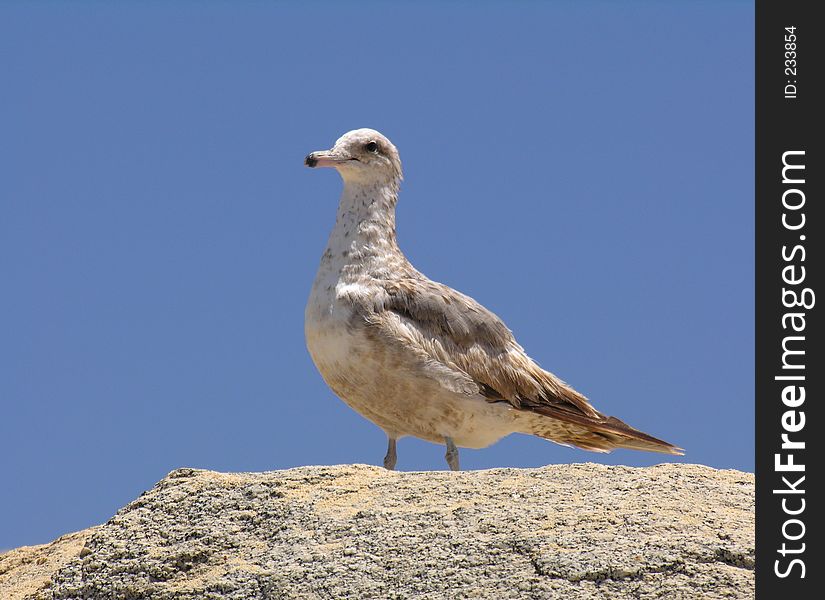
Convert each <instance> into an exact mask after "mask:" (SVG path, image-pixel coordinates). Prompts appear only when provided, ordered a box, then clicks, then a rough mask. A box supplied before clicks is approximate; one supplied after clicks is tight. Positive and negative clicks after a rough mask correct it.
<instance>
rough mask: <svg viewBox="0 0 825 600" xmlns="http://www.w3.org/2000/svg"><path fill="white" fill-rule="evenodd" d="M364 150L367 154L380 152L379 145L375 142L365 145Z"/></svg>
mask: <svg viewBox="0 0 825 600" xmlns="http://www.w3.org/2000/svg"><path fill="white" fill-rule="evenodd" d="M364 150H366V151H367V152H378V144H376V143H375V142H367V143H366V144H364Z"/></svg>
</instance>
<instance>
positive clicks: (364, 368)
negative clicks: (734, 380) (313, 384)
mask: <svg viewBox="0 0 825 600" xmlns="http://www.w3.org/2000/svg"><path fill="white" fill-rule="evenodd" d="M306 162H307V164H308V165H309V166H333V167H335V168H337V170H338V171H339V172H340V173H341V176H342V178H343V179H344V184H345V185H344V193H343V194H342V196H341V201H340V203H339V207H338V218H337V220H336V225H335V228H334V229H333V232H332V234H331V235H330V241H329V243H328V246H327V250H326V251H325V253H324V255H323V257H322V261H321V266H320V268H319V271H318V275H317V276H316V280H315V283H314V284H313V290H312V293H311V295H310V300H309V302H308V304H307V313H306V333H307V346H308V348H309V350H310V354H311V355H312V357H313V360H314V361H315V363H316V365H317V366H318V369H319V371H320V372H321V374H322V376H323V377H324V379H325V380H326V381H327V383H328V384H329V385H330V387H331V388H332V389H333V391H335V392H336V393H337V394H338V395H339V396H340V397H341V398H342V399H343V400H344V401H345V402H347V403H348V404H349V405H350V406H352V407H353V408H354V409H355V410H357V411H358V412H360V413H361V414H362V415H364V416H365V417H366V418H368V419H370V420H371V421H373V422H374V423H376V424H377V425H379V426H380V427H382V428H383V429H384V431H385V432H386V433H387V435H388V437H389V439H390V446H389V450H388V453H387V457H386V458H385V465H386V466H388V467H390V468H392V466H394V464H395V440H396V439H398V438H399V437H402V436H404V435H413V436H416V437H420V438H423V439H427V440H430V441H434V442H441V441H445V440H446V443H447V446H448V462H450V466H451V467H452V468H457V467H458V457H457V450H456V449H455V446H454V445H453V443H455V444H456V445H458V446H464V447H484V446H486V445H489V444H490V443H492V442H494V441H495V440H497V439H499V438H500V437H502V436H504V435H507V434H509V433H514V432H521V433H530V434H533V435H537V436H540V437H543V438H546V439H549V440H552V441H554V442H557V443H560V444H565V445H572V446H577V447H580V448H584V449H587V450H594V451H598V452H609V451H610V450H612V449H614V448H632V449H637V450H650V451H654V452H664V453H669V454H681V449H679V448H677V447H675V446H673V445H672V444H669V443H667V442H664V441H662V440H659V439H657V438H655V437H652V436H650V435H648V434H646V433H643V432H641V431H639V430H637V429H634V428H633V427H630V426H629V425H627V424H625V423H623V422H622V421H620V420H619V419H617V418H615V417H610V416H607V415H604V414H602V413H600V412H599V411H597V410H596V409H595V408H593V406H591V404H590V403H589V402H588V400H587V398H585V397H584V396H583V395H581V394H580V393H578V392H577V391H576V390H574V389H573V388H571V387H570V386H569V385H567V384H566V383H565V382H564V381H562V380H561V379H559V378H558V377H556V376H555V375H553V374H552V373H550V372H548V371H545V370H544V369H542V368H541V367H539V366H538V365H537V364H536V363H535V362H534V361H533V360H532V359H531V358H530V357H529V356H528V355H527V354H526V352H525V351H524V349H523V348H522V347H521V346H520V345H519V344H518V343H517V342H516V340H515V338H514V337H513V334H512V333H511V331H510V330H509V329H508V328H507V326H506V325H505V324H504V323H503V322H502V321H501V319H499V318H498V317H497V316H496V315H495V314H493V313H492V312H490V311H489V310H487V309H486V308H484V307H483V306H482V305H481V304H479V303H478V302H476V301H475V300H473V299H472V298H470V297H469V296H466V295H464V294H461V293H460V292H457V291H455V290H453V289H451V288H449V287H447V286H445V285H443V284H440V283H436V282H433V281H431V280H429V279H427V278H426V277H425V276H424V275H422V274H421V273H420V272H418V271H417V270H416V269H415V268H414V267H413V266H412V265H411V264H410V263H409V261H408V260H407V259H406V257H405V256H404V255H403V253H402V252H401V250H400V249H399V248H398V245H397V242H396V236H395V204H396V202H397V192H398V187H399V182H400V180H401V162H400V160H399V159H398V153H397V151H396V149H395V147H394V146H393V145H392V143H391V142H390V141H389V140H387V139H386V138H385V137H384V136H382V135H381V134H380V133H378V132H376V131H374V130H370V129H361V130H356V131H353V132H349V133H348V134H346V135H344V136H343V137H342V138H341V139H339V140H338V142H336V145H335V147H334V148H333V149H332V150H330V151H328V152H318V153H313V154H311V155H310V156H308V157H307V161H306Z"/></svg>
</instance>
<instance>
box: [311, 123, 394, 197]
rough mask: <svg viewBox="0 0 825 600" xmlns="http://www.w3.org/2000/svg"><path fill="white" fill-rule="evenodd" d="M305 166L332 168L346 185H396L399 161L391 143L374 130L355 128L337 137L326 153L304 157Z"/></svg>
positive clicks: (320, 152)
mask: <svg viewBox="0 0 825 600" xmlns="http://www.w3.org/2000/svg"><path fill="white" fill-rule="evenodd" d="M304 164H305V165H306V166H308V167H334V168H335V169H337V170H338V173H340V174H341V178H342V179H343V180H344V181H345V182H348V183H350V182H351V183H357V184H360V185H386V184H395V185H397V184H398V182H399V181H401V159H400V158H399V157H398V150H396V149H395V146H393V144H392V142H391V141H389V140H388V139H387V138H386V137H384V136H383V135H381V134H380V133H378V132H377V131H375V130H374V129H355V130H353V131H349V132H347V133H345V134H344V135H342V136H341V137H340V138H338V141H337V142H335V145H334V146H333V147H332V148H331V149H329V150H319V151H317V152H312V153H310V154H309V155H307V157H306V159H304Z"/></svg>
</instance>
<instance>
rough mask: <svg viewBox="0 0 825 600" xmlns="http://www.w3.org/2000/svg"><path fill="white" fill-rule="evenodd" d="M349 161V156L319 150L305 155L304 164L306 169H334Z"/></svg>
mask: <svg viewBox="0 0 825 600" xmlns="http://www.w3.org/2000/svg"><path fill="white" fill-rule="evenodd" d="M349 160H351V159H350V157H349V156H341V155H340V154H335V153H334V152H333V151H332V150H319V151H318V152H311V153H310V154H307V157H306V158H305V159H304V164H305V165H306V166H308V167H336V166H338V165H340V164H341V163H345V162H347V161H349Z"/></svg>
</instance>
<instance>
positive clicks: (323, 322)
mask: <svg viewBox="0 0 825 600" xmlns="http://www.w3.org/2000/svg"><path fill="white" fill-rule="evenodd" d="M350 285H351V284H350ZM338 288H339V292H340V291H341V287H340V286H338ZM347 291H349V292H355V291H357V290H347ZM305 335H306V343H307V348H308V350H309V353H310V355H311V356H312V360H313V362H314V363H315V366H316V367H317V368H318V371H319V372H320V373H321V376H322V377H323V378H324V381H325V382H326V383H327V385H328V386H329V387H330V388H331V389H332V391H333V392H335V394H336V395H337V396H338V397H339V398H341V399H342V400H343V401H344V402H345V403H346V404H347V405H349V406H350V407H351V408H352V409H353V410H355V411H356V412H358V413H359V414H360V415H361V416H363V417H364V418H366V419H368V420H369V421H372V422H373V423H375V424H376V425H378V426H379V427H380V428H381V429H383V430H384V431H385V432H386V433H387V435H389V436H390V437H393V438H400V437H403V436H407V435H411V436H414V437H418V438H421V439H425V440H428V441H431V442H436V443H443V441H444V437H445V436H448V437H451V438H452V439H453V440H454V441H455V443H456V444H457V445H459V446H462V447H466V448H483V447H485V446H489V445H490V444H492V443H493V442H495V441H497V440H498V439H500V438H501V437H503V436H505V435H507V434H509V433H512V432H513V431H514V430H515V429H516V427H515V419H516V415H515V414H514V413H513V410H512V407H510V406H509V405H508V406H505V405H503V404H500V403H498V404H491V403H489V402H486V401H485V400H484V399H483V398H481V397H472V396H467V395H465V394H460V393H456V392H454V391H450V390H448V389H446V388H445V387H443V386H442V385H441V383H439V381H438V379H437V378H435V377H430V376H428V374H427V371H426V368H427V367H426V365H425V364H423V363H421V362H420V361H419V360H417V359H416V358H414V357H413V356H412V354H411V353H408V352H406V351H405V349H404V348H402V347H399V346H398V345H395V344H389V343H387V342H386V341H385V340H383V339H382V338H381V337H379V336H376V335H375V334H374V333H373V332H372V331H371V330H370V328H369V326H368V325H367V324H366V323H364V321H363V320H361V319H359V318H358V317H357V316H356V315H354V310H353V309H352V307H351V305H349V304H348V303H347V302H345V301H342V300H341V299H340V298H339V297H338V296H337V295H336V293H335V288H332V289H327V287H326V286H322V287H319V288H316V289H314V291H313V294H312V295H311V296H310V300H309V303H308V304H307V309H306V320H305Z"/></svg>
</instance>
